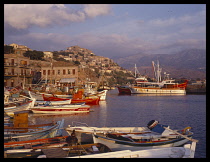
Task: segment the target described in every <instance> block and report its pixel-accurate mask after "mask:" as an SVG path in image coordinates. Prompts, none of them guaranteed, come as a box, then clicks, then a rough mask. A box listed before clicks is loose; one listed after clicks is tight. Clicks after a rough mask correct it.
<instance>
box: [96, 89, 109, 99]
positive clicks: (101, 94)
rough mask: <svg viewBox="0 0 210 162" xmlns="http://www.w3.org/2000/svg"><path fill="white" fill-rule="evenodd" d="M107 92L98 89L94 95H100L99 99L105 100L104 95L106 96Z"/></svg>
mask: <svg viewBox="0 0 210 162" xmlns="http://www.w3.org/2000/svg"><path fill="white" fill-rule="evenodd" d="M107 92H108V90H106V89H105V90H102V91H98V92H97V93H96V96H99V97H100V101H105V100H106V96H107Z"/></svg>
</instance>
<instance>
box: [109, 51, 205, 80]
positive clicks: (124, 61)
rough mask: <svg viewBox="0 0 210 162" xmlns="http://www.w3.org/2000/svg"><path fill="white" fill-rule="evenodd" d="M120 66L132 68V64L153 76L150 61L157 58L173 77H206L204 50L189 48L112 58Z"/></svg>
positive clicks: (141, 71) (140, 70)
mask: <svg viewBox="0 0 210 162" xmlns="http://www.w3.org/2000/svg"><path fill="white" fill-rule="evenodd" d="M113 60H114V61H115V62H116V63H118V64H119V65H120V66H121V67H123V68H126V69H129V70H133V69H134V64H136V66H137V67H138V70H139V72H140V73H141V74H142V75H143V74H146V75H148V76H150V77H152V76H153V72H152V61H155V63H156V62H157V60H159V62H160V66H161V67H162V69H163V70H162V72H167V73H169V74H170V76H171V77H174V78H181V77H186V78H194V79H196V78H200V79H204V78H206V50H204V49H189V50H184V51H180V52H178V53H175V54H137V55H132V56H128V57H123V58H118V59H117V58H114V59H113Z"/></svg>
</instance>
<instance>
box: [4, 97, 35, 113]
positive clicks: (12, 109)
mask: <svg viewBox="0 0 210 162" xmlns="http://www.w3.org/2000/svg"><path fill="white" fill-rule="evenodd" d="M34 103H35V99H32V100H30V101H28V102H26V103H19V104H20V105H19V106H17V105H16V106H9V107H4V111H5V113H6V114H8V115H11V116H13V115H14V112H16V111H22V110H29V108H30V107H33V105H34Z"/></svg>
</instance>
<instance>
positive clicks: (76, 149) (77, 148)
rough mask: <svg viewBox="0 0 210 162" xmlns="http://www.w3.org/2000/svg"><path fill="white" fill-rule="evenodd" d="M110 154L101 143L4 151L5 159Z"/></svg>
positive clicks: (109, 150) (108, 149)
mask: <svg viewBox="0 0 210 162" xmlns="http://www.w3.org/2000/svg"><path fill="white" fill-rule="evenodd" d="M106 152H111V149H110V148H108V147H107V146H105V145H103V144H101V143H92V144H82V145H81V144H79V145H74V146H69V145H64V146H61V147H48V146H47V147H45V146H43V147H39V148H37V149H32V148H29V149H13V150H6V151H5V152H4V155H5V157H6V158H66V157H74V156H78V155H79V156H83V155H90V154H102V153H106Z"/></svg>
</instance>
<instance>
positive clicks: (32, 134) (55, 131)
mask: <svg viewBox="0 0 210 162" xmlns="http://www.w3.org/2000/svg"><path fill="white" fill-rule="evenodd" d="M63 125H64V119H62V121H58V122H56V123H55V124H52V125H50V126H49V125H48V126H40V129H38V130H34V129H33V127H32V128H21V129H22V130H25V129H28V130H33V131H28V132H26V133H18V132H20V131H18V130H17V129H13V128H6V127H4V140H5V141H11V140H12V139H13V140H16V141H26V140H35V139H41V138H52V137H55V136H60V135H62V130H61V128H63ZM21 129H19V130H21Z"/></svg>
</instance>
